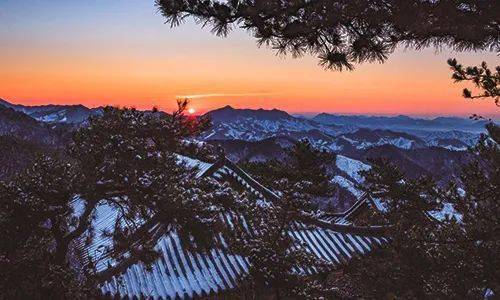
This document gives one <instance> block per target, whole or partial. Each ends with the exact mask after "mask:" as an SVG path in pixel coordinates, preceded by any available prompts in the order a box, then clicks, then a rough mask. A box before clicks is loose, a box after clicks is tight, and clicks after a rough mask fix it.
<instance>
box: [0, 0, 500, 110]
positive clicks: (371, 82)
mask: <svg viewBox="0 0 500 300" xmlns="http://www.w3.org/2000/svg"><path fill="white" fill-rule="evenodd" d="M0 24H1V25H0V98H3V99H6V100H9V101H12V102H15V103H22V104H29V105H34V104H47V103H59V104H75V103H82V104H84V105H87V106H92V107H93V106H100V105H106V104H110V105H119V106H134V107H137V108H151V107H152V106H157V107H159V108H160V109H165V110H171V109H173V107H174V106H175V99H176V97H181V96H191V97H192V102H191V105H192V107H193V108H194V109H196V110H197V111H198V112H203V111H206V110H209V109H213V108H217V107H220V106H224V105H227V104H229V105H232V106H234V107H238V108H243V107H249V108H260V107H263V108H279V109H284V110H287V111H289V112H292V113H307V112H332V113H347V114H386V115H394V114H407V115H419V116H434V115H461V116H468V115H470V114H471V113H478V114H482V115H484V116H490V117H495V118H498V117H499V116H500V109H499V108H498V107H496V106H495V105H494V103H493V101H492V100H487V101H486V100H483V101H481V100H477V101H474V102H471V101H467V100H464V99H463V98H462V97H461V90H462V88H463V87H464V86H462V85H460V84H454V83H453V82H452V81H451V80H450V71H449V69H448V67H447V65H446V59H447V58H449V57H457V58H458V59H460V61H462V62H463V63H464V64H479V63H480V62H481V61H482V60H486V61H487V62H489V63H490V64H491V65H496V64H498V63H499V60H500V59H499V57H498V56H496V55H495V53H488V52H482V53H458V54H457V53H450V52H449V51H447V50H443V51H441V52H440V53H436V51H435V50H434V49H427V50H424V51H419V52H416V51H412V50H403V49H399V50H397V51H396V53H395V54H393V55H392V56H391V57H390V59H389V61H388V62H387V63H385V64H364V65H361V66H358V67H357V69H356V70H355V71H353V72H342V73H339V72H333V71H325V70H323V69H321V68H320V67H319V66H318V65H317V60H316V58H314V57H304V58H300V59H292V58H290V57H286V58H283V57H278V56H276V55H275V53H274V52H273V51H272V50H270V49H267V48H260V49H259V48H257V47H256V44H255V40H254V39H253V38H252V37H250V36H249V35H248V34H247V33H246V32H244V31H241V30H236V31H233V33H232V34H230V35H229V37H227V38H220V37H216V36H213V35H212V34H211V33H210V31H209V29H201V28H200V27H199V26H197V25H195V24H194V23H193V22H187V23H185V24H183V25H182V26H180V27H177V28H174V29H170V26H169V25H166V24H164V19H163V18H162V16H161V15H160V14H159V13H158V12H157V9H156V8H155V7H154V5H153V0H149V1H148V0H85V1H67V0H57V1H56V0H0Z"/></svg>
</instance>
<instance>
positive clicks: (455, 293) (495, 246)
mask: <svg viewBox="0 0 500 300" xmlns="http://www.w3.org/2000/svg"><path fill="white" fill-rule="evenodd" d="M488 131H489V135H488V136H484V137H483V138H482V139H481V141H480V143H479V144H478V146H477V147H476V149H475V151H476V153H477V154H478V158H477V160H476V161H474V162H473V163H471V164H470V165H468V166H466V167H465V168H464V171H463V173H462V176H461V182H462V187H460V188H459V187H457V185H456V184H453V185H451V186H450V187H448V188H446V189H439V188H438V187H437V186H436V185H435V183H434V182H432V181H431V180H429V179H427V178H421V179H418V180H408V179H407V178H404V176H403V175H402V174H401V172H399V170H397V168H395V167H394V166H391V165H390V164H387V163H385V162H381V161H378V162H376V163H375V164H374V168H373V169H372V170H370V171H368V172H367V173H366V175H367V176H366V179H367V183H368V184H369V188H368V192H369V193H370V194H371V195H372V196H373V197H374V198H378V199H382V200H380V201H381V202H382V203H383V205H384V208H385V209H384V210H382V211H381V212H378V213H374V215H373V217H372V218H371V223H372V224H373V223H374V222H375V223H377V222H378V223H379V224H381V225H388V226H390V227H389V228H390V229H389V231H388V233H389V237H390V238H391V245H390V246H389V247H386V248H383V249H380V250H377V251H375V252H374V253H373V254H371V255H370V256H369V257H367V258H364V259H358V260H356V261H354V262H353V263H352V264H351V265H349V266H348V269H347V270H348V271H347V274H348V276H349V278H350V279H351V280H353V281H354V282H355V284H356V285H358V286H360V287H361V288H360V289H359V290H361V291H363V292H362V295H359V296H365V297H374V298H382V297H387V296H390V295H392V297H396V298H411V299H415V298H416V299H426V298H460V299H470V298H474V299H479V298H482V297H483V296H484V294H485V291H486V290H487V289H491V290H492V291H493V292H494V293H495V294H496V295H498V293H499V291H500V281H499V280H498V278H499V276H500V274H499V270H498V267H497V266H498V265H499V264H500V261H499V258H498V255H497V254H498V252H499V251H500V235H499V234H498V233H499V232H500V222H499V220H500V219H499V215H500V198H499V195H500V186H499V183H500V148H499V144H498V142H499V141H500V139H499V134H498V132H499V129H498V127H497V126H495V125H493V124H490V125H489V126H488ZM444 204H446V205H448V207H453V210H451V211H449V212H450V213H451V214H452V216H451V217H450V216H448V217H446V216H445V215H443V213H442V208H443V205H444ZM450 205H452V206H450Z"/></svg>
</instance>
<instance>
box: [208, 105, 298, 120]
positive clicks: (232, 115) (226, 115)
mask: <svg viewBox="0 0 500 300" xmlns="http://www.w3.org/2000/svg"><path fill="white" fill-rule="evenodd" d="M206 114H207V115H209V116H211V117H212V119H213V120H214V121H215V122H218V121H220V122H227V121H232V120H236V119H247V118H254V119H258V120H276V119H291V118H293V117H292V116H291V115H290V114H288V113H287V112H286V111H282V110H279V109H276V108H275V109H271V110H268V109H264V108H259V109H249V108H245V109H239V108H233V107H232V106H230V105H226V106H224V107H221V108H218V109H214V110H212V111H209V112H207V113H206Z"/></svg>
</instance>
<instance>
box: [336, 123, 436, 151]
mask: <svg viewBox="0 0 500 300" xmlns="http://www.w3.org/2000/svg"><path fill="white" fill-rule="evenodd" d="M340 138H341V139H343V140H345V141H347V142H348V143H350V144H351V145H352V146H354V147H355V148H356V149H368V148H370V147H373V146H380V145H393V146H396V147H398V148H401V149H415V148H423V147H426V146H427V145H426V143H425V142H424V141H423V140H421V139H420V138H418V137H416V136H413V135H410V134H407V133H404V132H395V131H391V130H383V129H375V130H370V129H366V128H360V129H358V130H356V131H355V132H350V133H346V134H343V135H341V136H340Z"/></svg>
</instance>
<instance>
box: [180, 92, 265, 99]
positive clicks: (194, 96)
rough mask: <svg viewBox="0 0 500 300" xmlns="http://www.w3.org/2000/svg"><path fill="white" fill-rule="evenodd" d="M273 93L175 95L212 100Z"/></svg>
mask: <svg viewBox="0 0 500 300" xmlns="http://www.w3.org/2000/svg"><path fill="white" fill-rule="evenodd" d="M269 95H275V94H274V93H212V94H194V95H177V96H175V97H176V98H177V99H179V98H188V99H199V98H214V97H243V96H269Z"/></svg>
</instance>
